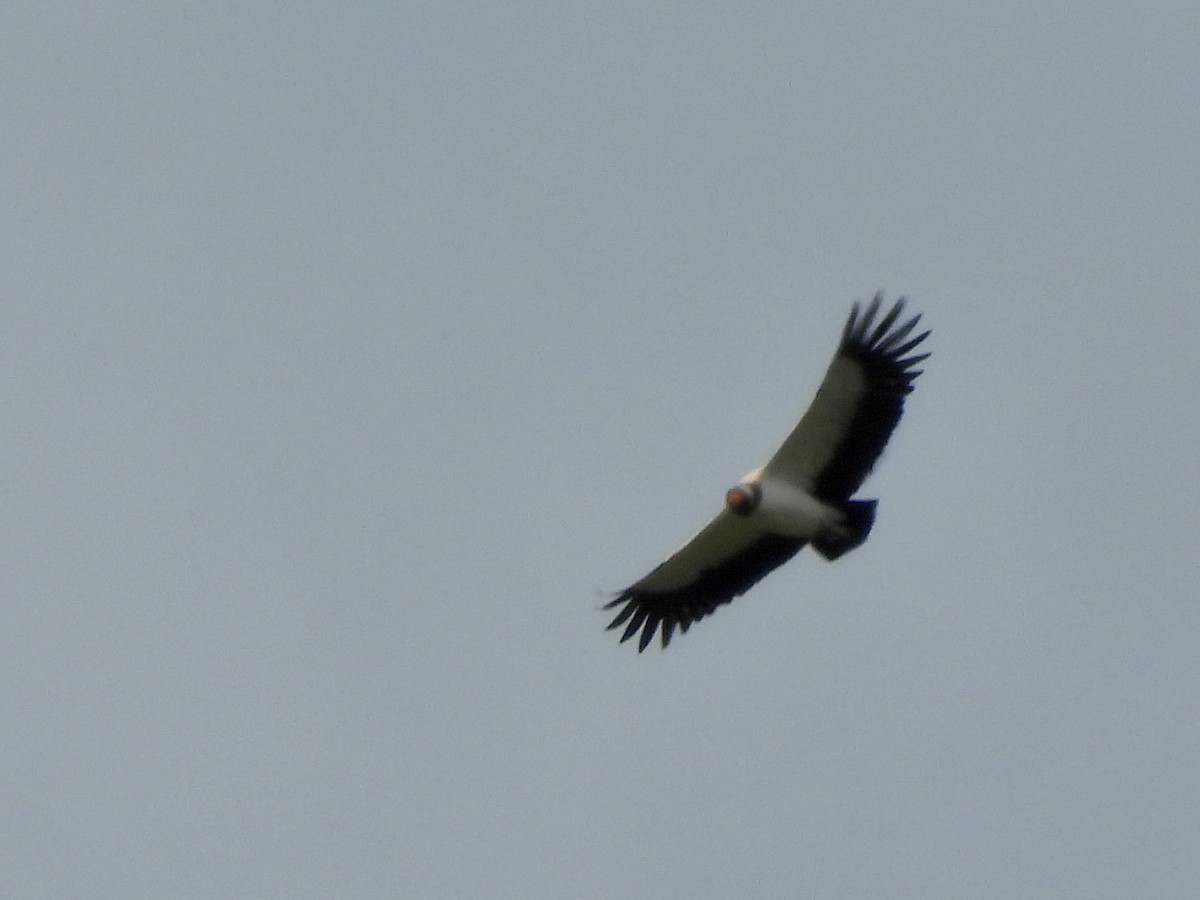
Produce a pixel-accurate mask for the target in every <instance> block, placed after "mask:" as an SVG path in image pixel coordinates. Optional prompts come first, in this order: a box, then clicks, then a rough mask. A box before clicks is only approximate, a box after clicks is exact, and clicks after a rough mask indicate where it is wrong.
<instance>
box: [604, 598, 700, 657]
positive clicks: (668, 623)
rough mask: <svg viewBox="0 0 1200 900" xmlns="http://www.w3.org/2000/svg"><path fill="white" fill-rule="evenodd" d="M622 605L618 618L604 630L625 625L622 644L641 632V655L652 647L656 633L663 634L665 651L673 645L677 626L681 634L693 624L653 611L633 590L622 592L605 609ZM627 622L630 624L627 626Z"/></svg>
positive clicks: (639, 641)
mask: <svg viewBox="0 0 1200 900" xmlns="http://www.w3.org/2000/svg"><path fill="white" fill-rule="evenodd" d="M622 603H624V604H625V606H624V607H623V608H622V609H621V610H620V611H618V612H617V614H616V616H615V617H614V618H613V620H612V621H611V622H609V623H608V627H607V628H605V629H604V630H605V631H612V630H613V629H614V628H619V627H620V626H621V625H625V631H624V632H623V633H622V635H621V640H620V643H622V644H623V643H625V642H626V641H628V640H629V639H630V638H632V637H633V636H634V635H635V634H637V633H638V632H639V631H640V632H641V635H640V636H639V637H638V653H641V652H642V651H644V650H645V649H646V648H647V647H649V646H650V643H651V641H653V640H654V635H655V634H656V633H660V634H661V640H662V647H663V649H664V650H665V649H666V648H667V645H669V644H670V643H671V638H672V637H673V636H674V634H675V628H676V626H679V630H680V632H686V631H687V630H688V626H689V625H690V624H691V622H688V621H684V620H682V619H676V618H673V617H672V616H670V615H667V614H664V613H661V612H658V611H656V610H654V609H652V608H651V606H650V605H649V604H647V603H646V602H645V601H644V600H643V599H642V598H641V597H639V596H638V595H637V594H636V593H635V592H633V591H632V590H626V591H622V592H621V593H620V594H618V595H617V597H616V598H615V599H614V600H611V601H609V602H608V603H605V604H604V609H612V608H613V607H615V606H618V605H619V604H622ZM627 622H628V624H626V623H627ZM660 628H661V631H660Z"/></svg>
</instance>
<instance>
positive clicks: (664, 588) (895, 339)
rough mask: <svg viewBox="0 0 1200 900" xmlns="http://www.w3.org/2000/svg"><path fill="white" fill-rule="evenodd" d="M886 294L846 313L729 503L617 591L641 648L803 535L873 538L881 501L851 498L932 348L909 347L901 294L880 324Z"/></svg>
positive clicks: (912, 341)
mask: <svg viewBox="0 0 1200 900" xmlns="http://www.w3.org/2000/svg"><path fill="white" fill-rule="evenodd" d="M882 300H883V295H882V294H876V295H875V298H874V299H873V300H872V301H871V303H870V304H869V305H868V306H867V307H866V310H865V311H864V310H861V309H860V308H859V305H858V303H857V301H856V302H855V303H854V305H853V307H852V308H851V310H850V317H849V319H847V320H846V327H845V328H844V329H843V330H842V340H841V343H840V344H839V345H838V349H837V353H836V354H834V357H833V361H832V362H831V363H830V364H829V369H828V370H827V371H826V372H825V380H824V381H822V382H821V387H820V389H819V390H818V391H817V395H816V397H815V398H814V399H813V402H812V405H811V406H809V408H808V411H807V412H806V413H805V414H804V416H803V417H802V418H801V419H800V422H799V424H798V425H796V427H795V428H794V429H793V430H792V433H791V434H789V435H788V437H787V439H786V440H785V441H784V442H783V446H781V447H780V448H779V450H777V451H776V453H775V455H774V456H772V457H771V459H770V460H769V461H768V462H767V464H766V465H764V466H762V467H761V468H758V469H755V470H754V471H753V472H750V473H749V474H748V475H746V476H745V477H743V478H742V479H741V480H740V481H739V482H738V483H737V484H735V485H734V486H733V487H731V488H730V489H729V490H728V491H726V492H725V508H724V509H722V510H721V512H719V513H718V514H717V516H716V518H715V519H713V520H712V521H711V522H709V523H708V525H706V526H705V527H704V528H703V529H702V530H701V531H700V532H699V534H697V535H696V536H695V537H693V538H692V539H691V540H690V541H688V543H687V544H685V545H684V546H683V548H682V549H680V550H679V551H677V552H676V553H675V554H674V555H673V556H671V557H670V558H669V559H667V560H666V562H664V563H662V564H661V565H659V566H658V567H657V568H656V569H654V570H653V571H652V572H651V573H650V574H649V575H647V576H646V577H645V578H643V579H642V580H641V581H639V582H637V583H636V584H633V585H630V586H629V587H627V588H626V589H625V590H623V591H621V592H620V593H619V594H618V595H617V596H616V599H614V600H613V601H612V602H611V603H607V604H605V607H604V608H605V609H612V608H613V607H616V606H621V605H622V604H624V606H623V608H622V609H621V610H620V611H619V612H618V613H617V616H616V618H615V619H613V620H612V623H611V624H610V625H609V626H608V627H609V629H613V628H617V627H619V626H621V625H625V632H624V634H622V636H621V640H622V641H627V640H629V639H630V638H631V637H633V636H634V635H635V634H637V633H638V630H639V629H640V630H641V636H640V637H639V638H638V651H639V652H640V651H642V650H645V649H646V647H647V645H649V643H650V641H651V640H653V639H654V634H655V632H656V631H659V630H660V629H661V634H662V645H663V646H664V647H666V646H667V644H669V643H670V641H671V636H672V635H674V633H675V629H676V628H678V629H679V630H680V631H687V630H688V628H689V627H690V626H691V624H692V623H693V622H695V621H696V620H697V619H702V618H704V617H705V616H707V615H708V614H709V613H711V612H713V611H714V610H715V609H716V608H717V607H718V606H720V605H721V604H723V603H729V602H730V601H731V600H733V598H734V597H739V596H741V595H742V594H744V593H746V591H748V590H750V588H751V587H753V586H754V585H755V584H757V583H758V582H759V581H760V580H762V578H763V577H764V576H766V575H767V574H768V573H769V572H770V571H771V570H772V569H776V568H778V567H779V566H781V565H783V564H784V563H785V562H787V561H788V560H789V559H791V558H792V557H793V556H795V555H796V553H797V552H799V551H800V549H801V548H802V547H803V546H804V545H805V544H812V546H813V549H814V550H816V551H817V553H819V554H821V556H823V557H824V558H825V559H828V560H834V559H837V558H838V557H840V556H841V555H842V554H844V553H846V552H848V551H850V550H853V549H854V548H855V547H857V546H858V545H859V544H861V543H862V542H863V541H865V540H866V539H867V535H868V534H869V533H870V531H871V525H872V523H873V522H874V520H875V504H876V501H875V500H852V499H851V497H852V495H853V494H854V492H855V491H857V490H858V488H859V486H860V485H861V484H862V483H863V480H864V479H865V478H866V477H867V475H868V474H869V473H870V471H871V468H872V467H873V466H874V465H875V461H876V460H877V459H879V456H880V454H881V453H882V452H883V448H884V446H885V445H886V444H887V442H888V438H889V437H890V436H891V434H892V430H893V429H894V428H895V427H896V423H897V422H899V421H900V414H901V413H902V412H903V411H904V398H905V396H906V395H908V394H909V393H910V392H911V391H912V389H913V379H915V378H916V377H917V376H918V375H920V374H921V370H919V369H914V368H913V367H914V366H916V365H917V364H918V363H919V362H921V361H922V360H923V359H926V358H927V357H928V356H929V354H928V353H921V354H917V355H914V356H906V355H905V354H907V353H909V352H910V351H912V350H913V349H914V348H915V347H917V345H919V344H920V343H921V342H922V341H923V340H925V338H926V337H927V336H928V335H929V332H928V331H925V332H922V333H921V334H918V335H917V336H916V337H912V338H910V337H909V335H910V334H911V333H912V331H913V329H914V328H915V327H916V324H917V322H918V321H919V320H920V318H921V317H920V315H916V316H913V317H912V318H910V319H908V320H907V321H906V322H902V323H901V322H900V315H901V313H902V312H903V310H904V298H903V297H901V298H900V299H899V300H898V301H897V302H896V304H895V305H894V306H892V308H891V309H890V310H889V311H888V312H887V313H886V314H885V315H884V317H883V318H882V319H880V320H879V322H878V323H876V321H875V318H876V316H877V315H878V314H879V307H880V304H881V303H882Z"/></svg>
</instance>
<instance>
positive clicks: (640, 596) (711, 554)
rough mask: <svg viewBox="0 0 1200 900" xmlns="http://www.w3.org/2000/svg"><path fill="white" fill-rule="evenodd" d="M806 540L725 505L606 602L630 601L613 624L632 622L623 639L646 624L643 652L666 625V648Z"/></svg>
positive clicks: (640, 641)
mask: <svg viewBox="0 0 1200 900" xmlns="http://www.w3.org/2000/svg"><path fill="white" fill-rule="evenodd" d="M804 544H805V542H804V540H803V539H801V538H793V537H786V536H784V535H778V534H770V533H768V532H763V531H760V530H758V529H756V528H754V527H752V526H751V525H750V524H749V523H748V522H747V520H745V519H743V518H742V517H740V516H735V515H734V514H733V513H731V512H729V510H722V511H721V512H720V513H719V514H718V515H717V517H716V518H714V519H713V520H712V521H711V522H709V523H708V525H706V526H705V527H704V528H703V529H702V530H701V531H700V532H699V533H698V534H697V535H696V536H695V537H693V538H692V539H691V540H690V541H688V542H687V543H686V544H685V545H684V546H683V547H682V548H680V549H679V550H678V551H676V552H675V553H674V554H672V555H671V556H670V557H669V558H668V559H667V560H666V561H665V562H663V563H662V564H660V565H659V566H658V567H657V568H655V569H654V571H652V572H651V573H650V574H649V575H647V576H646V577H645V578H643V579H642V580H641V581H639V582H637V584H634V585H631V586H630V587H627V588H626V589H625V590H623V591H621V592H620V593H619V594H618V595H617V597H616V599H614V600H613V601H612V602H610V603H607V604H605V607H604V608H605V609H611V608H613V607H615V606H619V605H621V604H625V606H624V608H623V609H622V610H621V611H620V612H619V613H617V617H616V618H615V619H613V620H612V623H611V624H610V625H609V626H608V627H609V628H610V629H611V628H616V627H618V626H620V625H622V624H625V623H626V622H627V623H628V624H626V625H625V633H624V634H623V635H622V636H621V640H622V641H627V640H629V638H631V637H633V635H635V634H636V633H637V631H638V629H639V628H640V629H641V632H642V634H641V637H640V638H639V639H638V650H639V652H640V651H642V650H645V649H646V646H647V645H648V644H649V643H650V641H651V640H653V639H654V633H655V631H657V630H658V628H659V626H660V625H661V626H662V645H663V646H664V647H665V646H667V644H669V643H670V641H671V636H672V635H673V634H674V633H675V628H676V627H677V626H678V628H679V630H680V631H687V630H688V628H689V627H690V626H691V624H692V623H693V622H695V621H696V620H697V619H702V618H704V617H705V616H707V615H708V614H709V613H711V612H712V611H713V610H715V609H716V608H717V607H718V606H720V605H721V604H722V603H728V602H729V601H730V600H732V599H733V598H734V597H738V596H740V595H742V594H744V593H746V591H748V590H750V588H751V587H753V586H754V585H755V584H757V583H758V582H759V581H760V580H761V579H762V578H763V577H764V576H765V575H766V574H767V573H768V572H770V571H771V570H772V569H775V568H777V567H779V566H781V565H783V564H784V563H785V562H787V561H788V560H789V559H791V558H792V557H793V556H795V555H796V553H797V552H798V551H799V550H800V548H801V547H803V546H804Z"/></svg>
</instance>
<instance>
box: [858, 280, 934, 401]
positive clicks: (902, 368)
mask: <svg viewBox="0 0 1200 900" xmlns="http://www.w3.org/2000/svg"><path fill="white" fill-rule="evenodd" d="M907 302H908V298H907V297H900V298H898V299H897V300H896V302H895V303H894V304H892V307H891V309H889V310H888V311H887V312H886V313H885V314H884V316H883V318H882V319H880V320H879V323H878V324H877V325H875V327H874V328H872V325H874V323H875V317H876V316H877V315H878V313H879V310H880V308H881V306H882V305H883V291H878V292H877V293H876V294H875V296H874V297H872V298H871V302H870V304H869V305H868V306H867V307H866V310H865V311H863V312H861V314H860V311H861V310H862V307H861V306H860V304H859V301H857V300H855V301H854V304H853V305H852V306H851V308H850V316H849V318H848V319H847V320H846V327H845V328H844V329H843V330H842V342H841V347H840V348H839V350H840V352H842V353H846V354H849V355H851V356H854V357H856V358H858V359H860V360H863V361H864V362H867V363H872V362H873V363H875V364H877V365H879V366H881V367H884V368H887V369H890V370H891V374H892V375H894V376H899V377H900V379H901V380H902V381H903V382H904V384H908V383H910V382H911V381H912V380H913V379H914V378H916V377H917V375H919V374H921V373H920V372H914V371H911V369H912V367H913V366H914V365H915V364H916V363H918V362H920V361H921V360H924V359H928V357H929V354H928V353H924V354H920V355H918V356H909V357H907V358H905V354H906V353H909V352H910V351H912V350H913V349H915V348H916V347H917V346H918V345H919V344H921V342H922V341H924V340H925V339H926V338H927V337H929V335H930V334H931V333H932V330H926V331H923V332H921V333H920V334H918V335H917V336H916V337H914V338H910V339H908V340H905V338H908V335H909V334H910V333H911V332H912V331H913V329H914V328H916V326H917V323H918V322H920V321H921V313H917V314H916V315H914V316H911V317H909V318H908V319H905V320H904V321H902V322H901V321H900V317H901V314H902V313H903V312H904V306H905V304H906V303H907ZM898 322H899V324H897V323H898Z"/></svg>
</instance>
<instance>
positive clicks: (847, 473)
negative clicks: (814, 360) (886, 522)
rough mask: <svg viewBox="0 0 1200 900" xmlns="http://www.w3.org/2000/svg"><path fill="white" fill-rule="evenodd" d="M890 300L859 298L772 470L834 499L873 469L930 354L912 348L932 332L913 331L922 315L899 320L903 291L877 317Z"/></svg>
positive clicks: (845, 494) (880, 296) (851, 489)
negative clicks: (861, 301)
mask: <svg viewBox="0 0 1200 900" xmlns="http://www.w3.org/2000/svg"><path fill="white" fill-rule="evenodd" d="M882 302H883V294H882V293H880V294H876V295H875V298H874V299H873V300H872V301H871V303H870V305H869V306H867V308H866V310H865V312H864V311H862V310H860V308H859V305H858V303H857V302H856V303H855V304H854V307H853V308H852V309H851V311H850V318H849V319H847V320H846V327H845V328H844V329H843V330H842V340H841V343H840V344H839V345H838V349H837V353H836V354H835V355H834V357H833V361H832V362H831V363H830V364H829V368H828V370H826V372H825V380H824V381H822V382H821V387H820V389H819V390H818V391H817V395H816V397H815V398H813V402H812V405H811V406H809V408H808V411H807V412H805V414H804V416H803V418H801V419H800V423H799V424H798V425H797V426H796V427H795V428H794V429H793V430H792V433H791V434H790V435H788V437H787V440H785V441H784V442H783V446H781V447H780V448H779V450H778V451H777V452H776V453H775V455H774V456H773V457H772V458H771V461H770V462H768V463H767V464H766V465H765V466H764V467H763V472H764V474H768V475H774V476H777V477H780V478H784V479H786V480H787V481H789V482H791V483H792V484H796V485H800V486H803V487H805V488H806V489H807V490H809V491H811V492H812V493H813V495H814V496H816V497H818V498H820V499H821V500H825V501H827V502H834V501H840V500H848V499H849V498H850V496H851V495H852V494H853V493H854V492H855V491H857V490H858V488H859V486H861V485H862V483H863V481H864V480H865V479H866V477H867V475H868V474H870V472H871V469H872V467H873V466H874V465H875V461H876V460H878V459H879V456H880V454H882V453H883V448H884V447H885V446H886V445H887V442H888V438H890V437H891V435H892V431H893V430H894V429H895V427H896V423H897V422H899V421H900V415H901V413H903V411H904V398H905V396H907V395H908V394H909V393H910V392H911V391H912V389H913V385H912V382H913V379H914V378H916V377H917V376H918V375H920V374H921V370H920V369H914V368H913V366H915V365H916V364H917V363H919V362H921V360H923V359H925V358H927V357H928V356H929V354H928V353H921V354H918V355H916V356H905V354H906V353H909V352H910V351H911V350H913V349H914V348H915V347H916V346H917V345H918V344H920V343H921V341H923V340H925V338H926V337H927V336H928V335H929V332H928V331H925V332H922V333H921V334H918V335H917V336H916V337H914V338H909V334H910V333H911V332H912V330H913V329H914V328H915V327H916V324H917V322H918V321H920V318H921V317H920V315H916V316H913V317H912V318H911V319H909V320H908V321H906V322H904V323H903V324H900V325H897V324H896V323H897V322H898V321H899V319H900V314H901V313H902V312H903V310H904V298H903V297H901V298H900V299H899V300H897V301H896V303H895V305H894V306H893V307H892V308H891V309H890V310H889V311H888V312H887V314H886V315H884V317H883V318H882V319H881V320H880V321H879V323H878V324H877V325H876V324H875V316H876V315H877V314H878V313H879V307H880V304H881V303H882Z"/></svg>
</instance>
